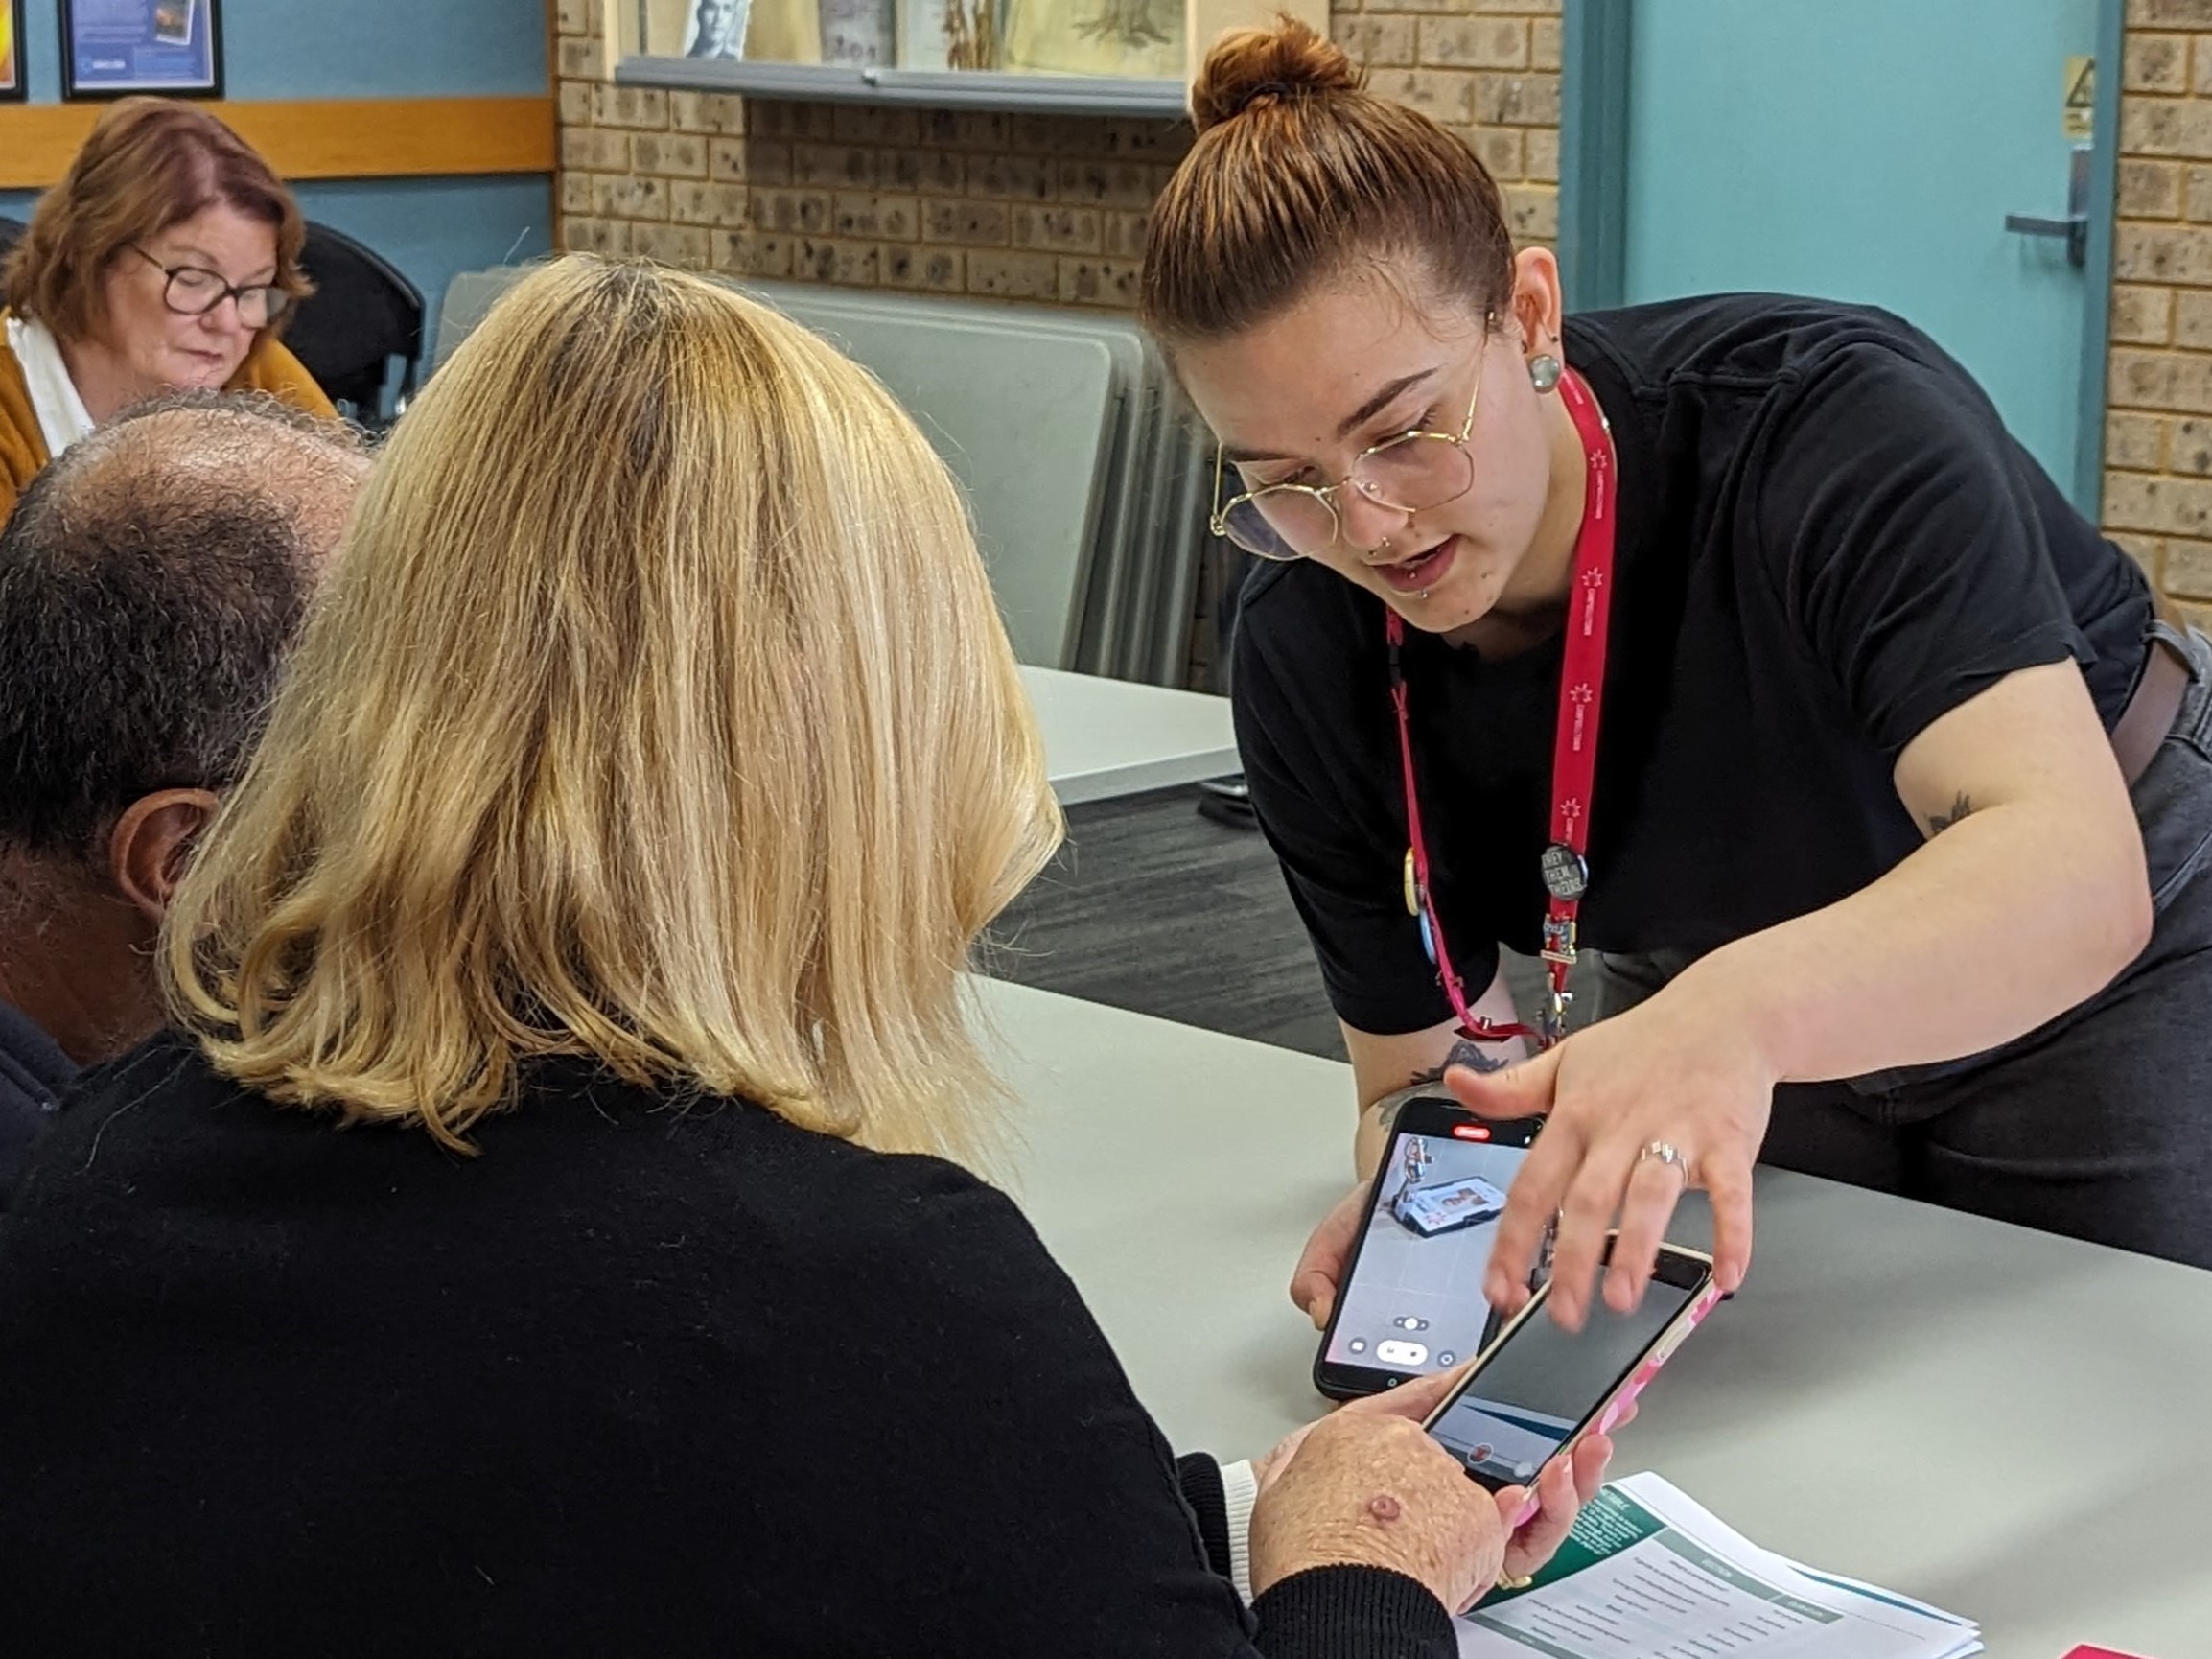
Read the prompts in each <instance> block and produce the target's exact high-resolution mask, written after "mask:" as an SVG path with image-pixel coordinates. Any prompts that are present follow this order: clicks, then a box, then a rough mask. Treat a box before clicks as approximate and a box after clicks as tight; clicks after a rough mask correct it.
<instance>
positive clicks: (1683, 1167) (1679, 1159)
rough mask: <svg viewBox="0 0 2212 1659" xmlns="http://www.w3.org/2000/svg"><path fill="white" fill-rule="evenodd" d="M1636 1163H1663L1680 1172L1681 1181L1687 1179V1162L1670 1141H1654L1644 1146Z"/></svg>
mask: <svg viewBox="0 0 2212 1659" xmlns="http://www.w3.org/2000/svg"><path fill="white" fill-rule="evenodd" d="M1636 1161H1637V1162H1638V1163H1664V1164H1666V1165H1668V1166H1670V1167H1671V1168H1674V1169H1677V1170H1680V1171H1681V1172H1682V1179H1683V1180H1688V1179H1689V1160H1688V1158H1686V1157H1683V1156H1682V1149H1681V1148H1680V1147H1678V1146H1676V1145H1675V1144H1674V1142H1672V1141H1671V1140H1655V1141H1651V1142H1649V1143H1647V1144H1646V1145H1645V1146H1644V1149H1643V1152H1642V1155H1641V1156H1640V1157H1638V1158H1637V1160H1636Z"/></svg>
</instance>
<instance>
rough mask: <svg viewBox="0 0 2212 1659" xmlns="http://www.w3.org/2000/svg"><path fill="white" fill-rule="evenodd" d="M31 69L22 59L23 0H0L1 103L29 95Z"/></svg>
mask: <svg viewBox="0 0 2212 1659" xmlns="http://www.w3.org/2000/svg"><path fill="white" fill-rule="evenodd" d="M30 90H31V70H30V67H29V65H27V64H26V63H25V62H24V61H23V0H0V103H7V102H10V101H13V100H19V99H22V98H25V97H27V96H29V94H30Z"/></svg>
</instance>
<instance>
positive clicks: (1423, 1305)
mask: <svg viewBox="0 0 2212 1659" xmlns="http://www.w3.org/2000/svg"><path fill="white" fill-rule="evenodd" d="M1539 1127H1540V1120H1538V1119H1534V1118H1529V1119H1524V1120H1519V1121H1516V1122H1511V1123H1485V1122H1484V1121H1483V1120H1482V1119H1480V1118H1479V1117H1476V1116H1475V1115H1474V1114H1473V1113H1472V1112H1468V1111H1465V1110H1462V1109H1460V1108H1459V1107H1458V1106H1456V1105H1455V1104H1454V1103H1452V1102H1451V1101H1449V1100H1442V1101H1431V1100H1411V1101H1409V1102H1407V1103H1406V1105H1405V1107H1404V1108H1403V1109H1402V1110H1400V1112H1399V1115H1398V1122H1397V1125H1396V1128H1395V1130H1394V1132H1393V1133H1392V1136H1391V1139H1390V1144H1389V1147H1388V1149H1387V1151H1386V1152H1385V1155H1384V1159H1383V1163H1382V1167H1381V1168H1380V1169H1378V1170H1377V1172H1376V1187H1375V1196H1374V1202H1373V1203H1372V1205H1371V1206H1370V1208H1369V1210H1368V1213H1367V1219H1366V1223H1365V1225H1364V1226H1363V1227H1362V1229H1361V1232H1360V1236H1359V1237H1358V1239H1357V1240H1355V1241H1354V1246H1353V1254H1352V1259H1351V1263H1350V1266H1349V1268H1348V1270H1347V1272H1346V1273H1345V1280H1344V1285H1343V1289H1342V1290H1341V1292H1340V1293H1339V1296H1338V1298H1337V1310H1336V1313H1335V1315H1334V1317H1333V1318H1332V1319H1331V1320H1330V1324H1329V1329H1328V1333H1327V1335H1326V1336H1325V1337H1324V1338H1323V1339H1322V1344H1321V1352H1320V1355H1319V1358H1318V1361H1317V1362H1316V1366H1315V1380H1316V1383H1317V1384H1318V1385H1319V1387H1320V1388H1321V1390H1322V1391H1323V1392H1324V1393H1330V1394H1336V1395H1339V1396H1341V1395H1344V1394H1350V1393H1373V1392H1376V1391H1378V1390H1382V1389H1385V1388H1388V1387H1391V1386H1392V1385H1394V1384H1395V1383H1397V1382H1401V1381H1403V1380H1404V1379H1406V1378H1408V1377H1417V1376H1425V1375H1427V1374H1428V1373H1430V1372H1432V1371H1446V1370H1450V1369H1451V1368H1452V1367H1455V1366H1457V1365H1462V1364H1464V1363H1465V1362H1466V1361H1468V1360H1471V1359H1473V1358H1474V1357H1475V1356H1476V1355H1477V1354H1478V1353H1479V1352H1480V1351H1481V1349H1482V1345H1483V1343H1484V1341H1485V1340H1486V1339H1487V1337H1488V1336H1489V1335H1490V1334H1491V1333H1492V1332H1493V1331H1494V1330H1495V1328H1496V1325H1495V1322H1494V1320H1493V1318H1492V1315H1491V1310H1490V1304H1489V1303H1488V1302H1487V1301H1486V1300H1485V1299H1484V1297H1483V1295H1482V1276H1483V1273H1485V1272H1486V1271H1487V1270H1488V1268H1489V1266H1490V1247H1491V1245H1492V1244H1493V1243H1494V1242H1495V1241H1496V1239H1497V1236H1498V1218H1499V1217H1500V1216H1501V1215H1502V1213H1503V1212H1504V1208H1505V1193H1506V1189H1507V1188H1509V1187H1510V1186H1511V1185H1512V1184H1513V1177H1514V1175H1515V1174H1516V1173H1517V1172H1518V1171H1519V1170H1520V1168H1521V1160H1522V1159H1523V1158H1525V1157H1527V1155H1528V1145H1529V1142H1530V1141H1532V1140H1533V1139H1534V1138H1535V1135H1536V1131H1537V1129H1538V1128H1539Z"/></svg>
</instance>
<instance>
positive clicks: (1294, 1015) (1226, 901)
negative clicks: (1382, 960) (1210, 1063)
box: [984, 789, 1542, 1060]
mask: <svg viewBox="0 0 2212 1659" xmlns="http://www.w3.org/2000/svg"><path fill="white" fill-rule="evenodd" d="M992 936H993V939H994V940H995V941H996V948H994V949H993V950H991V951H990V953H989V954H988V955H987V958H986V961H985V964H984V966H985V968H986V970H988V971H990V972H991V973H995V974H997V975H998V976H999V977H1000V978H1003V979H1011V980H1013V981H1014V982H1015V983H1016V984H1020V985H1034V986H1036V987H1037V988H1038V989H1040V990H1044V991H1057V992H1060V993H1063V994H1065V995H1069V996H1079V997H1082V998H1083V1000H1085V1001H1087V1002H1103V1003H1106V1004H1107V1005H1108V1006H1110V1007H1114V1008H1127V1009H1130V1010H1133V1011H1134V1012H1136V1013H1138V1014H1150V1015H1154V1016H1158V1017H1159V1018H1162V1019H1173V1020H1176V1021H1178V1022H1179V1023H1181V1024H1184V1025H1196V1026H1199V1027H1201V1028H1202V1029H1204V1030H1207V1031H1221V1032H1226V1033H1228V1034H1229V1035H1230V1036H1232V1037H1248V1038H1250V1039H1252V1040H1254V1041H1258V1042H1271V1043H1274V1044H1275V1045H1276V1046H1278V1047H1281V1048H1292V1049H1297V1050H1299V1051H1300V1052H1302V1053H1306V1054H1318V1055H1321V1056H1324V1057H1325V1058H1327V1059H1330V1060H1341V1059H1343V1058H1344V1042H1343V1038H1342V1036H1341V1034H1340V1033H1339V1031H1338V1029H1337V1019H1336V1016H1335V1015H1334V1014H1332V1013H1331V1012H1330V1010H1329V1003H1328V998H1327V995H1326V994H1325V993H1323V991H1322V989H1321V974H1320V970H1318V969H1317V968H1316V967H1315V966H1314V956H1313V951H1312V949H1311V947H1310V946H1308V945H1307V943H1306V932H1305V928H1304V927H1303V926H1302V925H1300V923H1299V922H1298V913H1297V912H1296V911H1295V910H1294V909H1292V906H1291V899H1290V895H1289V894H1288V893H1287V892H1285V891H1284V888H1283V877H1282V873H1281V872H1280V871H1279V870H1278V869H1277V868H1276V865H1275V855H1274V854H1273V853H1270V852H1269V851H1268V844H1267V842H1266V841H1265V840H1263V839H1262V838H1261V837H1260V835H1259V832H1258V831H1257V830H1240V829H1232V828H1229V827H1227V826H1224V825H1221V824H1216V823H1214V822H1213V821H1211V820H1210V819H1206V818H1201V817H1199V813H1198V793H1197V791H1196V790H1192V789H1164V790H1160V791H1157V792H1155V793H1153V794H1150V795H1131V796H1128V797H1126V798H1124V799H1122V800H1119V801H1099V802H1093V803H1092V804H1090V805H1088V806H1077V807H1074V808H1072V809H1071V810H1070V811H1069V813H1068V839H1067V845H1066V846H1064V847H1063V848H1061V850H1060V853H1059V856H1058V857H1057V858H1056V859H1055V860H1054V861H1053V863H1052V865H1051V866H1050V867H1049V868H1048V869H1046V870H1045V872H1044V873H1043V874H1042V875H1040V876H1038V877H1037V878H1036V880H1035V881H1034V882H1032V883H1031V884H1030V886H1029V889H1028V891H1027V892H1025V893H1023V894H1022V896H1021V897H1020V899H1018V900H1015V901H1014V903H1013V907H1012V908H1011V909H1009V910H1008V912H1007V913H1006V915H1005V916H1003V917H1002V918H1000V920H999V923H998V925H997V926H996V927H994V928H993V929H992ZM1505 971H1506V977H1507V979H1508V981H1509V982H1510V983H1511V984H1512V985H1513V987H1514V992H1515V995H1516V997H1517V998H1518V1000H1519V1002H1520V1005H1521V1006H1522V1007H1523V1008H1524V1009H1530V1008H1534V1007H1535V1006H1536V1000H1535V998H1536V994H1537V991H1538V987H1539V986H1540V985H1541V983H1542V981H1541V978H1540V976H1539V975H1538V973H1537V971H1536V965H1535V964H1534V963H1532V962H1529V961H1527V960H1526V959H1525V958H1521V957H1516V956H1514V955H1512V954H1511V953H1510V952H1508V953H1507V957H1506V964H1505Z"/></svg>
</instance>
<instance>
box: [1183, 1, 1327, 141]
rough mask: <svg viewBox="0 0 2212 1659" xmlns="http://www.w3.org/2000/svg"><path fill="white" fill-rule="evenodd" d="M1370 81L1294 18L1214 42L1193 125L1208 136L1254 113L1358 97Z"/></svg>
mask: <svg viewBox="0 0 2212 1659" xmlns="http://www.w3.org/2000/svg"><path fill="white" fill-rule="evenodd" d="M1365 79H1366V78H1365V76H1364V75H1363V74H1362V72H1361V70H1360V68H1359V66H1358V65H1356V64H1355V63H1354V62H1353V61H1352V59H1351V58H1350V56H1349V55H1348V54H1347V53H1346V52H1345V51H1344V49H1343V48H1342V47H1341V46H1339V45H1338V44H1337V43H1336V42H1335V41H1334V40H1331V39H1329V38H1328V36H1326V35H1322V34H1320V33H1319V32H1318V31H1316V29H1315V28H1314V27H1313V26H1312V25H1311V24H1306V23H1301V22H1299V21H1298V20H1297V19H1296V18H1295V17H1278V18H1276V19H1275V21H1274V22H1273V23H1271V24H1269V26H1268V27H1267V28H1265V29H1233V30H1231V31H1230V32H1229V33H1227V34H1226V35H1222V37H1221V38H1220V39H1219V40H1217V41H1215V42H1214V46H1213V50H1212V51H1210V52H1208V53H1207V54H1206V60H1205V62H1204V64H1203V65H1202V66H1201V67H1200V68H1199V78H1198V80H1197V81H1196V82H1193V83H1192V86H1191V125H1192V126H1193V127H1195V128H1197V129H1199V131H1200V132H1203V131H1205V130H1206V129H1207V128H1209V127H1219V126H1220V125H1221V124H1222V122H1224V121H1234V120H1235V119H1236V118H1237V117H1238V116H1240V115H1243V114H1246V113H1247V112H1249V111H1254V110H1260V109H1267V108H1271V107H1273V106H1275V105H1284V104H1296V103H1298V102H1300V101H1301V100H1303V99H1307V98H1317V97H1321V96H1323V95H1325V94H1328V93H1332V92H1357V91H1358V90H1359V89H1360V87H1361V85H1362V82H1364V80H1365Z"/></svg>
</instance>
